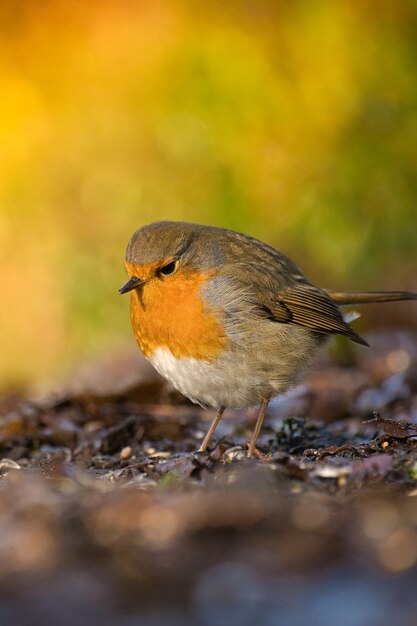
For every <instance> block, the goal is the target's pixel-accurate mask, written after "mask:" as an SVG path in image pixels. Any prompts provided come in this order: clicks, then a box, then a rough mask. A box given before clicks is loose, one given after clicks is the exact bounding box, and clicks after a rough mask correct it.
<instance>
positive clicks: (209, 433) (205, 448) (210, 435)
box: [198, 406, 224, 452]
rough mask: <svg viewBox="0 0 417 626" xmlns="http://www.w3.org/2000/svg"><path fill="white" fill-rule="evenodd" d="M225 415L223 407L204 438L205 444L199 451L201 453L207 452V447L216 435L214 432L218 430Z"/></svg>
mask: <svg viewBox="0 0 417 626" xmlns="http://www.w3.org/2000/svg"><path fill="white" fill-rule="evenodd" d="M223 413H224V406H221V407H220V409H219V411H218V413H217V415H216V417H215V418H214V420H213V422H212V424H211V426H210V428H209V429H208V432H207V435H206V436H205V437H204V441H203V443H202V444H201V446H200V447H199V449H198V451H199V452H205V451H206V450H207V446H208V445H209V443H210V440H211V438H212V437H213V435H214V431H215V430H216V428H217V424H218V423H219V422H220V420H221V418H222V415H223Z"/></svg>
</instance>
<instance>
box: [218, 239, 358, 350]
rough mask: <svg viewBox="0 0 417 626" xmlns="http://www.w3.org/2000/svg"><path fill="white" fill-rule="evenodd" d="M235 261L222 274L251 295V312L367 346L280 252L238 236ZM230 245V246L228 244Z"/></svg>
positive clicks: (333, 305) (322, 293)
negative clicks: (237, 283)
mask: <svg viewBox="0 0 417 626" xmlns="http://www.w3.org/2000/svg"><path fill="white" fill-rule="evenodd" d="M232 244H233V245H234V250H233V252H234V255H233V256H234V260H233V262H232V263H227V264H226V265H225V266H224V267H223V268H222V271H221V274H222V275H228V276H229V278H232V279H233V281H236V280H237V281H238V282H239V284H240V285H241V287H242V289H245V288H247V289H248V290H250V292H251V301H252V302H251V303H252V308H251V310H252V312H253V313H255V314H257V315H259V316H262V317H266V318H268V319H270V320H271V321H273V322H277V323H281V324H295V325H298V326H304V327H305V328H309V329H310V330H312V331H314V332H317V333H322V334H330V335H344V336H346V337H348V338H349V339H351V340H352V341H354V342H356V343H359V344H362V345H368V344H367V343H366V341H365V340H364V339H363V338H362V337H360V335H358V334H357V333H356V332H355V331H354V330H353V328H351V327H350V326H349V324H348V323H347V322H345V320H344V319H343V315H342V313H341V311H340V309H339V307H338V306H337V304H336V302H335V301H334V300H332V298H331V297H330V295H329V294H327V293H326V292H325V291H324V290H322V289H319V288H318V287H315V286H314V285H312V284H311V283H310V282H309V281H308V280H307V279H306V278H305V277H304V275H303V273H302V272H301V270H300V269H299V268H298V266H297V265H296V264H295V263H294V262H293V261H291V259H289V258H288V257H286V256H285V255H283V254H282V253H281V252H279V251H278V250H275V249H274V248H271V247H270V246H268V245H266V244H263V243H262V242H259V241H257V240H253V239H251V240H250V241H249V240H248V238H246V237H244V236H241V235H239V237H238V238H237V237H236V238H234V239H233V241H232ZM229 245H230V242H229Z"/></svg>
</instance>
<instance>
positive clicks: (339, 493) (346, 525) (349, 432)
mask: <svg viewBox="0 0 417 626" xmlns="http://www.w3.org/2000/svg"><path fill="white" fill-rule="evenodd" d="M375 339H376V345H377V349H376V350H375V352H374V354H373V355H370V354H369V352H368V353H367V354H364V355H363V356H362V354H363V353H362V352H358V353H357V356H356V360H355V361H354V362H351V363H349V364H348V365H346V364H340V363H337V362H336V361H331V360H330V359H329V360H327V361H323V362H322V363H321V365H320V366H318V367H317V368H316V370H315V371H314V372H313V373H312V374H311V375H310V376H309V377H308V378H307V379H306V381H305V383H304V384H303V385H302V386H301V387H299V388H297V389H295V390H293V391H292V392H290V393H288V394H287V395H286V396H284V397H282V398H278V399H276V400H275V401H273V402H272V403H271V405H270V408H269V411H268V416H267V419H266V423H265V428H264V430H263V432H262V435H261V438H260V440H259V445H258V454H257V455H256V458H254V459H251V460H248V459H247V458H246V441H247V440H248V438H249V437H250V434H251V429H252V428H253V424H254V419H255V416H256V411H255V410H252V409H251V410H248V411H246V412H245V411H229V412H228V413H229V417H228V418H226V419H223V420H222V422H221V423H220V425H219V428H218V431H217V432H216V435H215V438H214V440H213V441H214V443H213V446H212V448H211V450H210V452H208V453H204V454H201V453H198V452H196V448H197V447H198V443H199V442H200V441H201V439H202V438H203V436H204V433H205V431H206V430H207V427H208V425H209V423H210V419H212V417H213V414H212V412H210V411H203V410H201V409H199V408H197V407H194V406H192V405H190V404H188V403H187V402H185V401H184V400H183V399H182V398H181V396H179V395H178V394H176V393H175V392H173V391H172V390H171V389H170V388H169V387H168V386H167V385H166V384H165V383H163V382H162V381H161V380H160V379H159V378H157V377H156V375H155V378H154V379H153V380H151V381H149V380H145V381H144V382H138V384H136V385H134V386H133V387H130V388H129V389H124V388H123V387H122V386H120V385H119V389H118V390H117V392H114V390H108V392H107V393H106V392H104V393H103V392H101V393H97V392H91V391H90V392H88V391H83V392H70V391H67V392H65V393H63V394H62V395H61V396H59V397H57V396H54V397H45V398H43V399H42V400H39V399H38V400H36V401H34V400H30V399H28V398H24V397H21V398H19V397H14V398H12V399H11V398H10V397H9V398H5V399H4V402H3V404H2V411H1V418H0V527H1V531H2V532H1V533H0V555H1V557H2V558H1V560H0V597H1V602H0V623H3V622H1V619H3V621H4V622H6V620H7V623H8V624H13V623H16V624H21V623H22V624H25V623H28V624H29V623H36V622H45V621H48V620H49V621H54V622H55V623H57V624H64V625H65V624H71V625H72V624H74V623H77V624H78V625H81V626H83V625H84V624H91V623H100V624H104V625H105V626H106V625H107V624H109V625H110V624H121V625H124V624H126V626H130V625H131V624H142V623H143V624H146V625H147V624H151V625H159V624H161V625H162V624H169V625H170V626H171V625H173V626H176V625H177V624H178V625H179V624H190V625H194V624H195V625H196V626H199V625H200V624H201V625H202V626H204V625H209V624H210V625H212V624H222V625H226V626H227V625H229V624H230V625H235V624H236V625H237V624H239V625H241V624H254V623H256V624H260V625H261V626H262V625H263V624H265V626H266V625H270V624H275V623H282V624H285V625H286V626H298V625H301V624H304V623H307V622H308V623H312V624H320V625H322V624H324V625H327V624H329V625H330V624H342V625H343V626H344V625H346V626H350V625H352V626H356V625H357V624H359V625H364V626H365V625H368V624H369V625H374V624H375V625H376V624H378V626H384V625H385V624H386V625H387V626H388V624H391V623H392V620H393V615H394V616H395V623H396V624H400V625H401V624H404V625H408V624H410V625H411V624H414V623H415V621H416V620H415V616H416V615H417V598H416V597H415V594H414V592H413V589H414V585H415V582H416V578H417V498H416V496H417V438H416V435H417V367H416V363H417V338H416V336H415V335H413V334H412V333H402V334H401V341H399V342H398V343H399V345H398V344H395V342H394V344H392V338H391V337H388V335H386V334H384V333H382V332H380V333H379V334H377V335H376V337H375ZM384 346H385V348H384ZM117 369H118V372H119V373H120V367H118V368H117ZM121 375H123V371H122V372H121ZM104 391H105V390H104ZM346 607H349V610H346Z"/></svg>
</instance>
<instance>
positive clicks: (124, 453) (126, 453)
mask: <svg viewBox="0 0 417 626" xmlns="http://www.w3.org/2000/svg"><path fill="white" fill-rule="evenodd" d="M130 456H132V448H131V447H130V446H125V447H124V448H122V449H121V450H120V458H121V459H128V458H129V457H130Z"/></svg>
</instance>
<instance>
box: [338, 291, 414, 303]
mask: <svg viewBox="0 0 417 626" xmlns="http://www.w3.org/2000/svg"><path fill="white" fill-rule="evenodd" d="M327 293H328V294H329V296H330V297H331V299H332V300H334V301H335V302H336V303H337V304H340V305H344V304H371V303H372V302H394V301H397V300H417V293H413V292H412V291H327Z"/></svg>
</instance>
